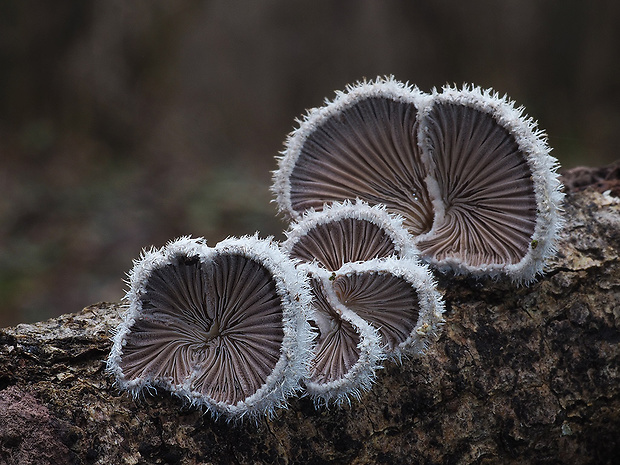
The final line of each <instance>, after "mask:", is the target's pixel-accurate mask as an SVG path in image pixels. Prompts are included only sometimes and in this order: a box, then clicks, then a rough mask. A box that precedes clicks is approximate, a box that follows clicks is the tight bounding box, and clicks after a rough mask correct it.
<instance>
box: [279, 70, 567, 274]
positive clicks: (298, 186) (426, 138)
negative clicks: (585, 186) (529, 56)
mask: <svg viewBox="0 0 620 465" xmlns="http://www.w3.org/2000/svg"><path fill="white" fill-rule="evenodd" d="M549 152H550V148H549V147H548V145H547V142H546V137H545V135H544V133H543V132H542V131H540V130H538V129H537V126H536V123H535V122H534V121H533V120H532V119H531V118H528V117H526V116H524V115H523V108H515V106H514V103H513V102H512V101H510V100H509V99H508V98H507V97H505V96H504V97H499V96H498V95H497V94H496V93H494V92H493V91H491V90H482V89H480V88H478V87H473V86H464V87H463V88H462V89H457V88H453V87H444V88H443V89H442V90H441V91H437V90H434V91H433V92H432V93H431V94H425V93H423V92H421V91H420V90H418V89H417V88H415V87H411V86H409V85H407V84H403V83H401V82H398V81H396V80H394V79H393V78H391V77H388V78H385V79H377V80H376V81H374V82H373V81H371V82H367V81H364V82H361V83H358V84H356V85H354V86H350V87H348V88H347V90H346V92H338V93H337V95H336V98H335V99H334V100H333V101H328V102H327V103H326V104H325V105H324V106H323V107H320V108H315V109H312V110H310V111H309V112H308V113H307V115H306V116H305V117H304V118H303V120H301V121H300V122H299V127H298V128H297V129H296V130H295V131H294V132H292V133H291V134H290V135H289V137H288V139H287V142H286V148H285V150H284V151H283V153H282V156H281V157H280V158H279V167H278V170H277V171H275V172H274V176H273V186H272V191H273V192H274V193H275V195H276V201H277V203H278V205H279V209H280V210H281V211H283V212H285V213H286V214H287V215H288V216H289V217H290V218H291V219H298V218H300V217H301V216H302V214H303V212H304V211H305V210H307V209H309V208H313V209H316V210H320V209H322V208H324V205H328V204H330V203H333V202H342V201H343V200H346V199H361V200H364V201H366V202H368V203H370V204H373V205H375V204H381V205H385V206H386V208H387V209H388V211H390V212H393V213H396V214H398V215H401V216H402V217H403V218H404V224H405V226H406V228H407V229H408V230H409V231H410V232H411V234H412V235H413V236H414V243H415V245H416V246H417V247H418V248H419V250H420V253H421V256H422V258H423V259H424V260H425V261H427V262H428V263H430V264H431V265H432V266H433V267H434V268H436V269H438V270H440V271H442V272H446V271H449V270H452V271H455V272H457V273H467V274H471V275H474V276H480V277H483V276H491V277H497V276H500V275H507V276H509V277H510V278H511V279H512V280H514V281H515V282H519V283H520V282H525V283H528V282H531V281H532V280H534V279H535V277H536V275H537V274H539V273H541V272H542V271H543V265H544V261H545V259H546V258H548V257H549V256H551V255H552V254H553V253H554V251H555V242H556V236H557V233H558V231H559V229H560V227H561V225H562V218H561V202H562V199H563V194H562V193H561V185H560V182H559V180H558V175H557V173H556V170H557V166H558V164H557V160H556V159H555V158H553V157H551V156H550V155H549Z"/></svg>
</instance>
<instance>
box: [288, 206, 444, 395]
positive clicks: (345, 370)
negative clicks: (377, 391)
mask: <svg viewBox="0 0 620 465" xmlns="http://www.w3.org/2000/svg"><path fill="white" fill-rule="evenodd" d="M282 248H283V249H284V251H285V252H286V253H287V254H288V255H290V256H291V257H292V258H294V259H297V260H300V261H301V264H300V265H298V268H300V269H302V270H304V271H306V272H307V273H308V275H309V276H310V280H311V287H312V292H313V301H312V302H313V305H314V314H315V320H313V321H312V324H313V326H315V328H316V329H317V341H316V346H315V355H314V359H313V363H312V369H311V375H310V377H309V379H308V380H306V382H305V385H306V390H307V392H308V394H310V395H311V396H312V397H313V399H314V401H315V403H316V404H317V405H321V404H329V403H330V402H331V401H333V402H334V403H335V404H337V405H340V404H342V403H344V402H349V401H350V398H352V397H353V398H359V396H360V394H361V392H363V391H366V390H368V389H370V387H371V386H372V383H373V381H374V379H375V373H376V370H377V369H379V368H380V367H381V363H382V361H383V360H385V359H392V360H399V361H400V360H401V358H402V356H403V355H404V356H417V355H420V354H422V353H423V352H424V349H425V348H426V346H427V344H428V343H429V340H431V339H433V338H434V336H435V335H436V331H437V330H438V328H439V326H440V324H441V323H442V322H443V319H442V313H443V302H442V300H441V297H440V295H439V293H438V292H437V290H436V289H435V282H434V280H433V278H432V276H431V274H430V270H429V269H428V267H427V266H425V265H423V264H421V263H420V261H419V260H418V252H417V249H416V248H415V247H414V246H413V242H412V238H411V235H410V234H409V232H408V231H407V230H406V229H405V228H404V227H403V226H402V218H399V217H397V216H395V215H391V214H389V213H388V212H387V210H386V209H385V208H384V207H383V206H372V207H371V206H369V205H368V204H366V203H364V202H361V201H357V202H349V201H345V202H343V203H339V202H336V203H334V204H332V205H327V206H325V208H324V209H323V210H320V211H315V210H309V211H307V212H305V213H304V215H303V217H302V218H301V219H300V220H299V221H297V222H294V223H293V224H292V225H291V226H290V229H289V231H287V240H286V241H284V242H283V243H282Z"/></svg>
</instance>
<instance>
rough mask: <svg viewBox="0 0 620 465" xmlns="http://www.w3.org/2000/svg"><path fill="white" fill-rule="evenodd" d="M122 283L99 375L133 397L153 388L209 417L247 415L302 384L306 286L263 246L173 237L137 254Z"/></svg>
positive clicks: (253, 240)
mask: <svg viewBox="0 0 620 465" xmlns="http://www.w3.org/2000/svg"><path fill="white" fill-rule="evenodd" d="M129 285H130V289H129V291H128V293H127V296H126V300H127V301H128V304H129V310H128V312H127V314H126V317H125V320H124V322H123V323H122V324H121V325H120V327H119V328H118V330H117V333H116V335H115V337H114V345H113V348H112V352H111V354H110V357H109V359H108V369H109V370H110V371H111V372H112V373H113V374H114V375H115V376H116V378H117V382H118V384H119V385H120V387H122V388H124V389H127V390H129V391H130V392H131V393H132V394H133V395H134V396H137V395H138V394H139V393H140V392H141V391H142V390H144V389H150V388H153V387H155V388H156V387H160V388H164V389H166V390H169V391H170V392H172V393H174V394H176V395H177V396H179V397H181V398H183V399H185V400H187V401H188V402H190V403H192V404H195V405H198V406H202V407H205V408H206V409H207V410H209V411H210V412H212V413H213V414H214V415H215V416H217V415H219V414H224V415H226V416H227V417H229V418H232V417H237V418H239V417H243V416H249V417H255V416H257V415H258V414H263V413H266V414H270V413H272V412H273V410H274V409H275V408H277V407H282V406H284V405H285V403H286V398H287V397H289V396H290V395H292V394H294V393H295V392H296V391H297V390H298V388H299V381H300V379H302V378H303V377H305V376H306V374H307V371H308V368H309V361H310V356H311V345H310V344H311V341H312V338H313V336H312V333H311V329H310V326H309V323H308V320H309V319H310V318H311V315H309V314H307V313H306V312H307V311H309V309H310V306H309V299H310V295H309V286H308V282H307V279H306V277H305V275H304V274H302V273H300V272H299V271H298V270H296V268H295V267H294V264H293V263H292V262H291V261H290V260H289V259H288V258H287V257H285V256H284V255H283V254H282V253H281V252H280V250H279V249H278V247H277V246H276V245H275V244H274V243H272V242H271V241H269V240H261V239H258V238H257V237H255V236H254V237H243V238H240V239H234V238H233V239H227V240H225V241H223V242H220V243H219V244H217V245H216V246H215V247H214V248H210V247H208V246H207V245H206V242H205V241H204V240H202V239H191V238H187V237H185V238H181V239H178V240H176V241H173V242H170V243H169V244H167V245H166V246H165V247H163V248H162V249H152V250H150V251H147V252H144V253H143V255H142V257H141V258H140V260H138V261H136V262H135V264H134V267H133V269H132V271H131V273H130V275H129Z"/></svg>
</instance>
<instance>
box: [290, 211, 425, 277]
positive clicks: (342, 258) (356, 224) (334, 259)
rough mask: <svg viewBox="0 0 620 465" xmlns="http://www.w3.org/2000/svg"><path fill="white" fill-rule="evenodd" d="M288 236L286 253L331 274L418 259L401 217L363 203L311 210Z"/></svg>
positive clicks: (294, 225)
mask: <svg viewBox="0 0 620 465" xmlns="http://www.w3.org/2000/svg"><path fill="white" fill-rule="evenodd" d="M286 234H287V240H286V241H285V242H283V243H282V249H283V250H284V251H285V252H286V253H288V254H289V255H290V256H291V257H293V258H295V259H298V260H301V261H302V262H305V263H310V262H315V263H317V264H318V265H320V266H322V267H324V268H325V269H327V270H331V271H335V270H337V269H339V268H340V267H341V266H342V265H344V264H345V263H349V262H357V261H365V260H371V259H374V258H382V257H389V256H392V255H396V256H399V257H412V258H413V257H417V256H418V250H417V248H416V247H415V246H414V244H413V237H412V236H411V234H409V232H408V231H407V230H406V229H405V228H404V227H403V225H402V218H401V217H398V216H395V215H391V214H389V213H388V212H387V210H386V209H385V207H383V206H380V205H377V206H373V207H371V206H369V205H368V204H367V203H365V202H362V201H359V200H358V201H356V202H349V201H345V202H343V203H339V202H336V203H334V204H331V205H325V206H324V208H323V210H320V211H315V210H308V211H306V212H305V213H304V215H303V217H302V219H300V220H299V221H297V222H294V223H293V224H292V225H291V226H290V228H289V230H288V231H287V233H286Z"/></svg>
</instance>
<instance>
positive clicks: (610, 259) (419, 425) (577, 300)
mask: <svg viewBox="0 0 620 465" xmlns="http://www.w3.org/2000/svg"><path fill="white" fill-rule="evenodd" d="M566 184H567V186H568V187H569V188H570V189H569V192H568V194H567V199H566V204H565V211H566V220H567V224H566V227H565V230H564V232H563V236H562V239H561V243H560V247H559V253H558V255H557V258H556V259H554V260H553V261H552V263H550V264H549V267H548V268H549V270H548V272H547V273H546V275H545V276H544V277H543V278H541V279H540V280H539V281H538V282H536V283H534V284H532V285H531V286H529V287H515V286H514V285H512V284H511V283H510V282H508V281H503V280H500V281H473V280H470V279H467V278H455V277H448V276H440V277H438V279H439V284H440V288H441V290H442V292H443V294H444V296H445V300H446V309H447V311H446V315H445V316H446V324H445V325H444V328H443V331H442V334H441V336H440V338H439V340H438V342H437V343H436V344H434V345H433V346H432V347H431V349H430V350H429V351H428V352H427V354H426V355H425V356H423V357H420V358H417V359H412V360H404V361H403V362H402V364H400V365H399V364H394V363H387V364H386V366H385V368H384V369H383V370H381V371H380V373H379V376H378V379H377V382H376V384H375V386H374V387H373V389H372V390H371V391H370V392H368V393H366V394H364V395H363V396H362V399H361V400H360V401H359V402H354V403H352V405H350V406H347V407H345V408H342V409H337V408H331V409H319V410H316V409H315V408H314V407H313V405H312V402H311V401H310V400H309V399H307V398H298V399H293V400H292V401H291V404H290V407H289V409H288V410H281V411H279V412H278V413H277V415H276V417H275V418H274V419H262V420H260V421H259V422H258V424H253V423H242V424H229V423H227V422H226V421H224V420H222V419H220V420H214V419H212V418H211V417H210V416H209V415H208V414H206V415H205V414H203V413H202V412H200V411H198V410H195V409H193V408H190V407H188V406H184V405H183V403H182V401H180V400H179V399H177V398H175V397H173V396H171V395H168V394H167V393H165V392H157V393H154V394H153V395H147V396H146V397H145V398H143V399H138V400H133V399H132V398H131V397H130V396H128V395H127V394H126V393H124V392H120V391H119V390H118V389H117V388H116V387H115V385H114V380H113V379H112V378H111V377H110V376H109V375H108V374H107V373H106V371H105V359H106V358H107V355H108V351H109V349H110V346H111V343H110V336H111V334H112V332H113V330H114V328H115V327H116V325H117V324H118V323H119V322H120V315H121V314H122V312H123V307H122V305H121V304H119V303H100V304H96V305H93V306H90V307H88V308H86V309H84V310H83V311H81V312H80V313H76V314H68V315H63V316H61V317H59V318H55V319H52V320H49V321H45V322H41V323H36V324H27V325H26V324H23V325H18V326H16V327H13V328H5V329H2V330H0V463H2V464H4V463H6V464H47V463H50V464H62V463H96V464H138V463H181V464H198V463H216V464H228V463H242V464H246V463H282V464H289V463H290V464H292V463H303V464H306V463H324V462H327V461H335V462H337V463H356V464H366V463H373V464H374V463H389V464H397V463H428V464H430V463H454V464H474V463H476V464H480V463H501V464H524V463H548V464H555V463H571V464H600V463H617V462H616V460H618V457H620V445H619V444H620V441H619V437H620V259H619V256H620V198H618V197H617V196H618V195H620V193H619V192H618V189H617V184H616V185H615V187H614V185H613V182H612V184H611V185H610V184H605V188H606V192H604V193H603V192H600V190H602V189H599V190H598V191H597V190H596V189H595V188H593V187H592V186H590V187H589V188H586V189H585V190H584V189H583V186H582V185H578V184H579V183H578V182H577V183H575V182H574V179H572V180H571V177H570V173H569V174H568V175H567V177H566ZM590 184H592V183H590ZM610 186H611V187H610ZM614 189H615V190H614Z"/></svg>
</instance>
